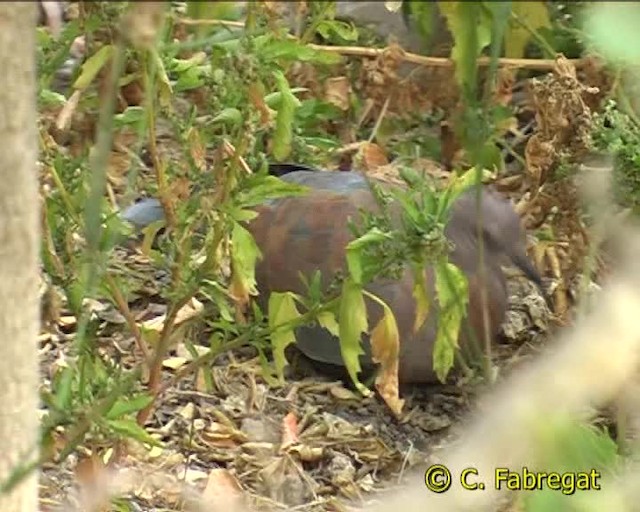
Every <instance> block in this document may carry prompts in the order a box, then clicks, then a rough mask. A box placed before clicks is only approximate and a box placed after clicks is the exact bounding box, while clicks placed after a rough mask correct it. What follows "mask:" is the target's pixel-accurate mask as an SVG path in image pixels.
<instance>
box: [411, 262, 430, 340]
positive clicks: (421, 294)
mask: <svg viewBox="0 0 640 512" xmlns="http://www.w3.org/2000/svg"><path fill="white" fill-rule="evenodd" d="M413 298H414V299H415V300H416V318H415V320H414V322H413V332H414V333H415V332H418V329H420V327H422V325H423V324H424V323H425V321H426V320H427V317H428V316H429V306H430V304H429V294H428V290H427V275H426V272H425V271H424V270H421V271H420V272H416V273H415V274H414V283H413Z"/></svg>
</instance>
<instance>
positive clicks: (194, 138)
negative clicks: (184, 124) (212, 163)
mask: <svg viewBox="0 0 640 512" xmlns="http://www.w3.org/2000/svg"><path fill="white" fill-rule="evenodd" d="M187 143H188V144H189V153H190V154H191V158H192V159H193V162H194V163H195V165H196V167H197V168H198V170H199V171H200V172H204V171H205V170H206V168H207V161H206V156H207V151H206V148H205V146H204V144H203V143H202V138H201V137H200V132H199V131H198V130H197V129H196V128H195V127H191V128H190V129H189V131H188V133H187Z"/></svg>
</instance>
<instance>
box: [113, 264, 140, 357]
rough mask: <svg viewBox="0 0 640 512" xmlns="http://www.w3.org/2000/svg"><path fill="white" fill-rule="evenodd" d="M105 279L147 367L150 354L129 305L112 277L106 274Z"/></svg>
mask: <svg viewBox="0 0 640 512" xmlns="http://www.w3.org/2000/svg"><path fill="white" fill-rule="evenodd" d="M106 279H107V282H108V283H109V288H110V290H111V295H112V296H113V299H114V300H115V301H116V305H117V306H118V309H119V310H120V313H122V316H124V318H125V320H126V321H127V325H128V326H129V329H131V332H132V333H133V337H134V338H135V340H136V345H138V348H139V349H140V351H141V352H142V355H143V356H144V359H145V364H147V365H148V364H149V363H150V361H151V353H150V352H149V349H148V347H147V345H146V343H145V342H144V340H143V339H142V333H141V332H140V328H139V327H138V324H137V323H136V320H135V318H133V314H132V313H131V309H129V304H128V303H127V301H126V300H125V298H124V296H123V295H122V291H121V290H120V288H119V287H118V285H117V284H116V282H115V279H113V276H112V275H111V274H108V273H107V275H106Z"/></svg>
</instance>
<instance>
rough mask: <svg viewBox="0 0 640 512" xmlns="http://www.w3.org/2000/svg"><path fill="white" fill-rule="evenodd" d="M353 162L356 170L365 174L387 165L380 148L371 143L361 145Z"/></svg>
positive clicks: (385, 157) (387, 162) (385, 156)
mask: <svg viewBox="0 0 640 512" xmlns="http://www.w3.org/2000/svg"><path fill="white" fill-rule="evenodd" d="M354 161H355V163H356V166H357V167H358V169H360V170H361V171H363V172H366V173H370V172H372V171H375V170H376V169H377V168H378V167H382V166H383V165H388V164H389V160H388V159H387V155H386V154H385V152H384V151H383V150H382V148H381V147H380V146H378V145H377V144H375V143H373V142H363V143H361V144H360V147H359V148H358V152H357V153H356V156H355V158H354Z"/></svg>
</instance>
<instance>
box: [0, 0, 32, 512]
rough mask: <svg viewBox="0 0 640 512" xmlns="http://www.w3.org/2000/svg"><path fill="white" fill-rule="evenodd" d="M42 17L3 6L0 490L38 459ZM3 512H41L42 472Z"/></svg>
mask: <svg viewBox="0 0 640 512" xmlns="http://www.w3.org/2000/svg"><path fill="white" fill-rule="evenodd" d="M36 14H37V4H35V3H33V2H24V3H23V2H8V3H4V2H2V3H0V485H4V484H5V483H6V482H7V479H9V478H11V477H13V476H14V473H15V472H16V470H17V469H19V468H20V467H22V465H23V464H28V463H30V462H33V461H35V460H36V457H37V456H38V452H39V450H38V448H39V429H38V426H39V422H38V404H39V400H38V381H39V375H38V350H37V341H36V340H37V335H38V327H39V298H38V284H39V279H38V277H39V256H40V250H39V249H40V248H39V243H40V226H39V220H38V219H39V214H38V211H39V197H38V180H37V167H36V162H37V129H36V127H37V117H36V69H35V68H36V66H35V55H36V54H35V32H36V31H35V26H36ZM0 510H1V511H2V512H12V511H20V512H30V511H36V510H38V472H37V471H32V472H31V473H30V474H29V476H27V477H25V478H23V479H22V480H21V481H20V483H19V484H17V485H16V486H15V487H13V488H12V489H11V490H10V491H9V492H6V493H4V494H2V495H0Z"/></svg>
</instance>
